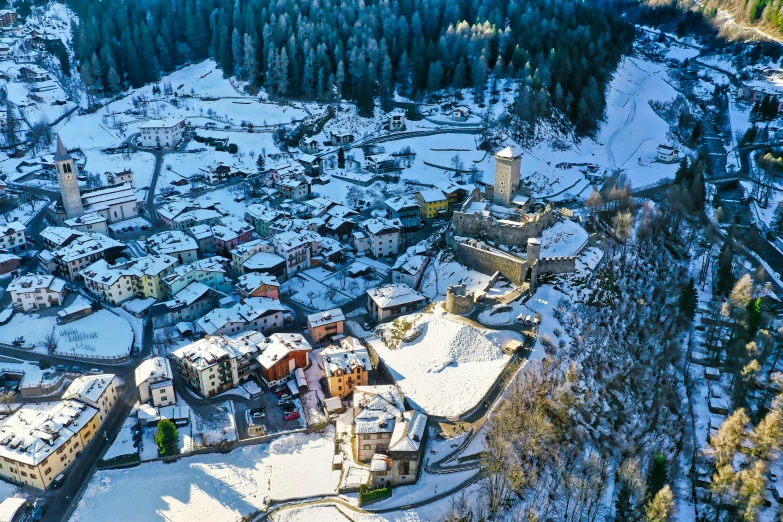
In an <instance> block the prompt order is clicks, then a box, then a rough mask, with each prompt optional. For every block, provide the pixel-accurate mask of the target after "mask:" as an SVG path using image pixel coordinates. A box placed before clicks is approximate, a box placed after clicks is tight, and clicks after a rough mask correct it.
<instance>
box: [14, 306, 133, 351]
mask: <svg viewBox="0 0 783 522" xmlns="http://www.w3.org/2000/svg"><path fill="white" fill-rule="evenodd" d="M53 330H54V332H55V334H56V338H57V340H58V346H57V354H58V355H62V356H74V357H118V356H122V355H127V354H129V353H130V350H131V345H132V344H133V329H132V328H131V325H130V324H128V322H127V321H125V320H124V319H122V318H120V317H118V316H116V315H114V314H113V313H111V312H109V311H108V310H98V311H97V312H95V313H93V314H92V315H89V316H87V317H85V318H83V319H79V320H78V321H73V322H71V323H67V324H63V325H58V324H57V321H56V320H55V317H54V316H52V315H48V316H43V317H42V316H40V315H38V314H21V313H17V314H14V316H13V317H12V318H11V320H10V321H9V322H8V323H7V324H5V325H3V326H0V342H4V343H12V342H13V341H14V339H16V338H17V337H19V336H24V342H25V344H26V345H31V344H33V345H36V351H39V352H42V353H46V348H45V347H44V346H43V344H44V342H45V340H46V336H47V335H48V334H50V333H51V332H52V331H53Z"/></svg>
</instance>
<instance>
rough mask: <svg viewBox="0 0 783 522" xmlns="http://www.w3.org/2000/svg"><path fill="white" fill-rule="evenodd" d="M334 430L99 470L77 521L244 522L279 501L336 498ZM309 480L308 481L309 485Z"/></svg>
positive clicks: (91, 482)
mask: <svg viewBox="0 0 783 522" xmlns="http://www.w3.org/2000/svg"><path fill="white" fill-rule="evenodd" d="M333 454H334V428H332V427H330V428H328V429H327V430H326V431H325V433H324V434H318V433H315V434H311V435H302V434H295V435H286V436H283V437H281V438H279V439H277V440H275V441H274V442H272V443H270V444H262V445H258V446H247V447H243V448H240V449H236V450H234V451H232V452H230V453H227V454H220V453H216V454H206V455H197V456H193V457H188V458H182V459H180V460H178V461H177V462H174V463H171V464H163V463H162V462H154V463H148V464H142V465H141V466H137V467H135V468H131V469H127V470H119V471H98V472H97V473H96V474H95V475H94V476H93V478H92V480H91V481H90V484H89V486H88V487H87V490H86V491H85V493H84V496H83V497H82V500H81V501H80V502H79V505H78V506H77V508H76V511H75V512H74V514H73V516H72V517H71V520H72V521H74V522H92V521H96V522H97V521H101V522H103V521H106V520H116V519H117V516H118V514H120V513H121V514H122V520H123V521H126V522H148V521H150V520H166V521H168V522H200V521H205V522H206V521H209V522H212V521H215V520H237V519H239V518H240V517H242V516H243V515H247V514H248V513H251V512H253V511H255V510H257V509H259V508H261V507H262V506H263V502H264V498H265V497H267V496H269V497H271V498H273V499H275V500H284V499H290V498H298V497H307V496H312V495H320V494H329V493H334V492H335V490H336V487H337V482H338V480H339V477H340V472H339V471H332V456H333ZM304 478H306V479H305V480H303V479H304Z"/></svg>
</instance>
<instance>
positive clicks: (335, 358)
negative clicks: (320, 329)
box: [321, 337, 372, 399]
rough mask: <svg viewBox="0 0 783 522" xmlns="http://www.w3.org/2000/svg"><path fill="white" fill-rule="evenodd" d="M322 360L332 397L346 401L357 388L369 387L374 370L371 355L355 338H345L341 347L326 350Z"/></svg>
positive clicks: (322, 353) (335, 346)
mask: <svg viewBox="0 0 783 522" xmlns="http://www.w3.org/2000/svg"><path fill="white" fill-rule="evenodd" d="M321 360H322V361H323V369H324V376H325V377H326V381H327V383H328V384H329V394H330V395H331V396H332V397H340V398H341V399H344V398H345V397H347V396H348V395H350V394H351V393H353V390H354V389H355V388H356V387H357V386H367V384H368V383H369V374H370V371H371V370H372V363H371V362H370V354H369V352H368V351H367V348H365V347H364V346H362V345H361V344H359V341H358V340H357V339H356V338H355V337H345V338H343V339H341V340H340V343H339V345H332V346H328V347H326V348H324V350H323V352H321Z"/></svg>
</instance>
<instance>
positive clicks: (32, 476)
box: [30, 473, 38, 479]
mask: <svg viewBox="0 0 783 522" xmlns="http://www.w3.org/2000/svg"><path fill="white" fill-rule="evenodd" d="M30 478H31V479H37V478H38V477H36V476H35V475H34V474H32V473H30Z"/></svg>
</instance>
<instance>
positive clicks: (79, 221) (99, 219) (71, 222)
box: [49, 212, 108, 228]
mask: <svg viewBox="0 0 783 522" xmlns="http://www.w3.org/2000/svg"><path fill="white" fill-rule="evenodd" d="M106 221H108V220H107V219H106V218H105V217H103V216H101V215H100V214H97V213H94V212H91V213H88V214H82V215H81V216H78V217H75V218H72V219H66V220H65V224H66V225H68V226H69V227H78V226H80V225H95V224H96V223H104V222H106ZM49 228H52V227H49Z"/></svg>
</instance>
